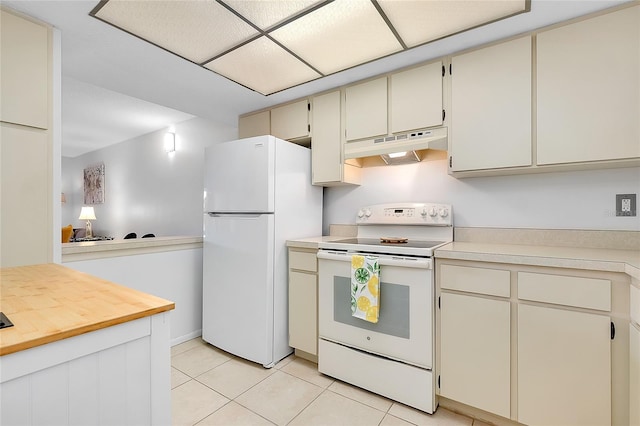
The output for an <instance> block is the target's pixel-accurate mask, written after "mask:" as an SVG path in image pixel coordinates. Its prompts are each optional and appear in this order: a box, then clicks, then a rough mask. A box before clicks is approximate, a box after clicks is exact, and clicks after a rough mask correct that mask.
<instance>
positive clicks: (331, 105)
mask: <svg viewBox="0 0 640 426" xmlns="http://www.w3.org/2000/svg"><path fill="white" fill-rule="evenodd" d="M311 102H312V105H311V116H312V117H313V134H312V137H311V169H312V176H313V184H314V185H318V184H322V183H326V182H339V181H341V180H342V168H343V164H342V138H341V137H340V119H341V114H340V91H339V90H338V91H335V92H331V93H327V94H324V95H321V96H316V97H314V98H313V99H312V101H311Z"/></svg>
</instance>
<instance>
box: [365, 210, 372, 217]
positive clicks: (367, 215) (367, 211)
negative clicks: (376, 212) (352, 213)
mask: <svg viewBox="0 0 640 426" xmlns="http://www.w3.org/2000/svg"><path fill="white" fill-rule="evenodd" d="M364 215H365V216H366V217H370V216H371V210H369V209H366V210H365V211H364Z"/></svg>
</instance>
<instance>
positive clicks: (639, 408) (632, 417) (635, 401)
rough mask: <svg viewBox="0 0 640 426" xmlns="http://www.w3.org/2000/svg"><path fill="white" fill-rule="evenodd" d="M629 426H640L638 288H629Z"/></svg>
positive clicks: (639, 297) (639, 292) (639, 315)
mask: <svg viewBox="0 0 640 426" xmlns="http://www.w3.org/2000/svg"><path fill="white" fill-rule="evenodd" d="M629 311H630V317H631V321H630V324H629V424H630V425H632V426H640V288H639V287H634V286H631V294H630V300H629Z"/></svg>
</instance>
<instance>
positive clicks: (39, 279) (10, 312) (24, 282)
mask: <svg viewBox="0 0 640 426" xmlns="http://www.w3.org/2000/svg"><path fill="white" fill-rule="evenodd" d="M0 285H1V287H0V290H1V291H0V311H2V312H3V313H4V314H5V315H6V316H7V317H8V318H9V320H10V321H11V322H12V323H13V327H8V328H3V329H0V355H7V354H10V353H14V352H18V351H22V350H25V349H29V348H32V347H35V346H40V345H44V344H46V343H51V342H55V341H57V340H62V339H65V338H68V337H73V336H77V335H80V334H84V333H87V332H90V331H95V330H99V329H102V328H106V327H110V326H113V325H116V324H121V323H125V322H128V321H132V320H135V319H138V318H143V317H146V316H151V315H154V314H157V313H160V312H164V311H169V310H171V309H174V307H175V304H174V303H173V302H171V301H168V300H164V299H161V298H159V297H156V296H152V295H150V294H146V293H142V292H140V291H137V290H133V289H130V288H127V287H124V286H121V285H118V284H114V283H112V282H109V281H106V280H103V279H100V278H96V277H93V276H91V275H88V274H85V273H82V272H78V271H75V270H72V269H69V268H66V267H64V266H62V265H57V264H44V265H30V266H18V267H13V268H2V269H0Z"/></svg>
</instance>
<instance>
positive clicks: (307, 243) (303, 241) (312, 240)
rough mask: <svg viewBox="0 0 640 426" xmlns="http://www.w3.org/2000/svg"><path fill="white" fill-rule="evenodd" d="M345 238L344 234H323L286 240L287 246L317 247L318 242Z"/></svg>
mask: <svg viewBox="0 0 640 426" xmlns="http://www.w3.org/2000/svg"><path fill="white" fill-rule="evenodd" d="M345 238H349V237H346V236H344V235H325V236H322V237H308V238H297V239H295V240H288V241H287V247H294V248H309V249H317V248H318V243H324V242H327V241H337V240H344V239H345Z"/></svg>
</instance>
